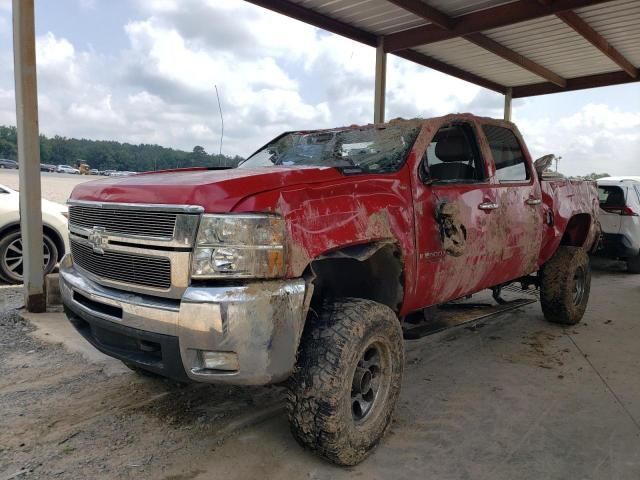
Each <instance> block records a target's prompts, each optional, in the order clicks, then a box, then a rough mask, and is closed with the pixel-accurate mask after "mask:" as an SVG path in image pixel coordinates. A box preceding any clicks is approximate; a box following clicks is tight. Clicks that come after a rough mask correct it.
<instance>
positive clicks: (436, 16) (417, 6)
mask: <svg viewBox="0 0 640 480" xmlns="http://www.w3.org/2000/svg"><path fill="white" fill-rule="evenodd" d="M387 1H388V2H390V3H393V4H394V5H397V6H398V7H400V8H402V9H404V10H406V11H408V12H411V13H413V14H414V15H417V16H418V17H421V18H424V19H425V20H427V21H429V22H431V23H433V24H435V25H437V26H439V27H441V28H444V29H446V30H451V29H452V28H453V26H454V24H455V21H454V20H453V19H452V18H451V17H449V16H448V15H446V14H444V13H442V12H441V11H440V10H438V9H437V8H434V7H431V6H429V5H427V4H426V3H424V2H422V1H421V0H387Z"/></svg>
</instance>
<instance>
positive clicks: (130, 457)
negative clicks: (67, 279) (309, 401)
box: [0, 287, 282, 480]
mask: <svg viewBox="0 0 640 480" xmlns="http://www.w3.org/2000/svg"><path fill="white" fill-rule="evenodd" d="M0 289H1V290H0V292H1V293H0V294H1V295H2V298H3V304H4V305H3V304H0V307H1V306H3V307H4V308H0V311H1V313H0V405H1V410H2V415H0V479H2V480H4V479H8V478H16V479H23V478H29V479H50V478H65V479H87V478H92V479H94V478H163V477H165V475H164V473H163V472H164V471H165V470H166V469H167V468H169V467H171V466H172V465H174V464H175V463H176V462H178V463H179V458H181V456H182V455H184V454H185V453H186V452H188V453H189V454H190V455H193V456H195V457H198V456H206V455H207V454H208V453H209V452H210V451H211V450H213V449H215V448H217V446H218V445H219V444H220V443H221V442H222V440H223V439H224V438H225V437H226V436H228V435H229V434H230V433H231V432H232V431H234V429H230V427H229V426H230V425H233V424H237V423H238V422H240V423H242V422H243V421H246V417H247V415H251V414H252V413H254V412H256V411H260V410H262V409H263V408H264V407H266V406H275V407H276V408H277V407H278V406H279V405H281V394H282V392H281V390H280V389H279V388H276V387H272V388H236V387H220V386H218V387H213V386H209V385H186V386H185V385H180V384H176V383H175V382H170V381H165V380H160V379H156V378H146V377H141V376H138V375H136V374H134V373H133V372H131V373H122V374H115V375H114V374H112V375H109V374H108V373H106V371H105V369H104V368H103V367H102V366H100V365H92V364H89V363H88V362H87V361H86V360H85V359H84V358H83V357H81V356H80V355H79V354H73V353H69V352H68V351H66V350H65V349H64V348H63V347H62V346H60V345H52V344H48V343H44V342H40V341H38V340H36V339H34V338H33V337H32V336H31V335H29V333H30V332H32V331H33V330H34V327H33V326H32V325H30V324H29V323H26V322H24V321H23V320H21V319H20V317H19V316H18V314H17V311H16V308H17V307H20V306H21V304H22V295H21V291H20V290H19V289H18V288H14V287H0ZM167 478H174V479H176V478H182V477H167Z"/></svg>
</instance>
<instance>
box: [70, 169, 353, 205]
mask: <svg viewBox="0 0 640 480" xmlns="http://www.w3.org/2000/svg"><path fill="white" fill-rule="evenodd" d="M338 178H342V175H341V174H340V172H338V171H337V170H336V169H334V168H328V167H322V168H318V167H309V168H300V167H296V168H287V167H280V166H278V167H262V168H253V169H249V168H234V169H229V170H207V169H205V168H194V169H181V170H168V171H162V172H152V173H144V174H140V175H132V176H129V177H110V178H106V179H102V180H95V181H91V182H86V183H81V184H80V185H78V186H76V187H75V188H74V189H73V192H72V193H71V197H70V198H71V199H72V200H89V201H97V202H114V203H149V204H171V205H199V206H202V207H204V209H205V211H206V212H209V213H224V212H229V211H232V210H233V207H234V206H235V205H236V204H237V203H238V202H240V201H241V200H243V199H244V198H246V197H249V196H251V195H255V194H257V193H260V192H266V191H270V190H275V189H278V188H282V187H288V186H293V185H302V184H310V183H321V182H326V181H329V180H334V179H338Z"/></svg>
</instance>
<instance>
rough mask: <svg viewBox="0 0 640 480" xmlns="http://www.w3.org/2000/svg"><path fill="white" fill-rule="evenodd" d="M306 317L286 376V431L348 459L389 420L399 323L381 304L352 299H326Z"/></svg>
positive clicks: (355, 459) (359, 454) (357, 457)
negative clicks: (296, 353) (295, 358)
mask: <svg viewBox="0 0 640 480" xmlns="http://www.w3.org/2000/svg"><path fill="white" fill-rule="evenodd" d="M309 321H310V322H312V323H310V324H309V325H308V326H307V328H305V331H304V333H303V336H302V341H301V344H300V352H299V356H298V363H297V366H296V371H295V372H294V374H293V375H292V377H291V379H290V381H289V394H288V399H287V412H288V415H289V424H290V427H291V432H292V433H293V436H294V437H295V439H296V440H297V441H298V443H300V445H302V446H303V447H304V448H307V449H309V450H311V451H313V452H315V453H317V454H318V455H320V456H322V457H324V458H326V459H328V460H329V461H331V462H333V463H336V464H338V465H356V464H358V463H360V462H361V461H363V460H364V459H365V458H366V457H367V456H368V455H369V453H370V452H371V450H372V449H373V448H374V447H375V446H376V445H377V444H378V443H379V442H380V440H381V439H382V437H383V436H384V434H385V432H386V431H387V429H388V428H389V425H390V424H391V417H392V414H393V410H394V408H395V405H396V403H397V400H398V396H399V394H400V386H401V383H402V370H403V367H404V344H403V341H402V329H401V327H400V322H399V321H398V319H397V317H396V315H395V314H394V313H393V311H392V310H391V309H390V308H389V307H387V306H385V305H382V304H380V303H377V302H374V301H372V300H364V299H355V298H346V299H337V300H333V301H330V302H329V301H327V302H325V304H324V306H323V309H322V311H321V312H320V315H319V316H318V317H317V318H316V319H315V320H313V321H312V320H311V319H310V320H309ZM374 391H375V393H372V392H374Z"/></svg>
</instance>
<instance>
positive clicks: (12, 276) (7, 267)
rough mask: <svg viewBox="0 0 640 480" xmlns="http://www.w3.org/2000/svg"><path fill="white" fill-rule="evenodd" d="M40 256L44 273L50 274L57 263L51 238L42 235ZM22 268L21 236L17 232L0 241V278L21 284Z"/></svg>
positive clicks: (56, 251)
mask: <svg viewBox="0 0 640 480" xmlns="http://www.w3.org/2000/svg"><path fill="white" fill-rule="evenodd" d="M43 241H44V242H43V245H42V254H43V256H44V273H45V275H46V274H47V273H51V271H52V270H53V268H54V267H55V266H56V263H58V248H57V247H56V244H55V242H54V241H53V240H51V238H49V237H48V236H47V235H46V234H45V235H43ZM23 268H24V258H23V245H22V236H21V235H20V231H19V230H14V231H13V232H10V233H8V234H7V235H6V236H5V237H4V238H2V239H1V240H0V277H2V279H4V280H5V281H8V282H10V283H21V282H22V275H23Z"/></svg>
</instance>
